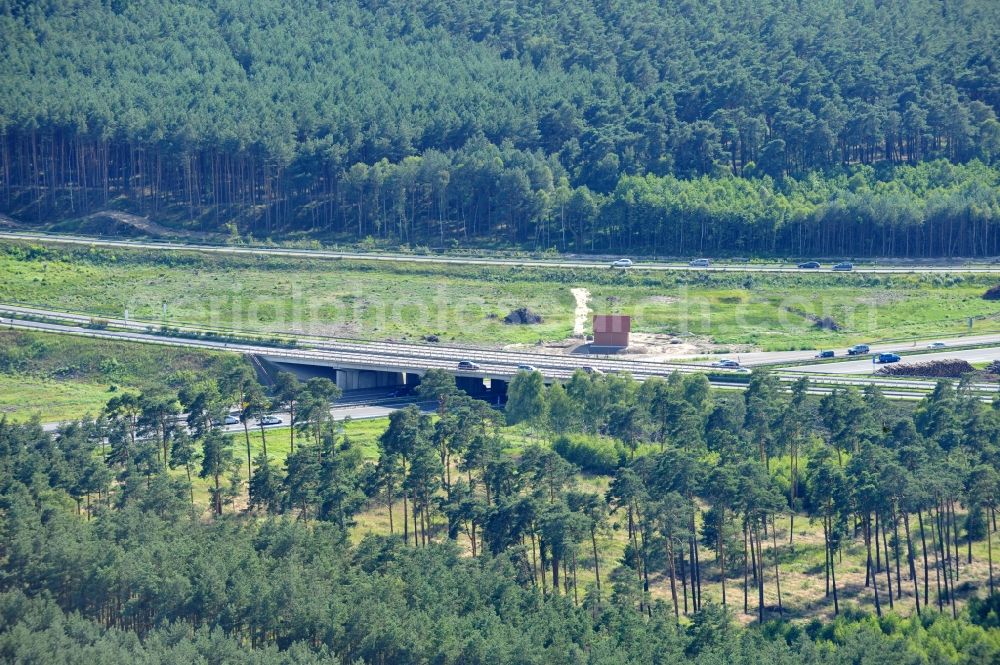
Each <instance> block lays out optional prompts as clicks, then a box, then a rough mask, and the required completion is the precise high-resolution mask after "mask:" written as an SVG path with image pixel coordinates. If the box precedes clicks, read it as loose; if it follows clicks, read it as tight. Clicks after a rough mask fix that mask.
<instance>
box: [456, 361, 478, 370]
mask: <svg viewBox="0 0 1000 665" xmlns="http://www.w3.org/2000/svg"><path fill="white" fill-rule="evenodd" d="M458 368H459V369H472V370H480V369H482V367H480V365H479V363H476V362H472V361H471V360H459V361H458Z"/></svg>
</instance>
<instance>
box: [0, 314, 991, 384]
mask: <svg viewBox="0 0 1000 665" xmlns="http://www.w3.org/2000/svg"><path fill="white" fill-rule="evenodd" d="M0 311H3V310H2V306H0ZM931 342H943V343H945V344H946V345H947V346H946V347H945V348H943V349H938V350H936V351H934V352H933V353H931V352H929V351H928V353H926V354H924V355H928V356H934V358H932V359H934V360H938V359H940V358H945V357H947V358H963V359H965V360H968V361H969V362H980V361H982V360H995V359H1000V333H991V334H988V335H969V336H967V337H940V338H937V339H934V340H919V341H914V340H907V341H899V342H881V343H877V344H871V345H870V346H871V350H872V352H873V353H889V352H892V353H913V352H914V351H919V350H921V349H925V348H927V346H928V344H930V343H931ZM983 345H989V346H992V347H995V348H987V349H967V348H960V349H955V350H951V349H950V348H949V347H969V346H983ZM834 351H836V354H837V356H836V357H837V358H841V357H844V356H846V355H847V349H846V348H838V349H834ZM968 351H975V352H976V353H970V354H968V355H966V353H967V352H968ZM980 352H984V353H986V356H988V357H983V355H982V353H980ZM990 352H992V354H993V355H992V356H990ZM816 353H817V351H813V350H807V351H751V352H749V353H734V354H729V355H727V356H726V357H727V358H732V359H734V360H737V361H739V363H740V364H741V365H745V366H747V367H753V366H756V365H781V364H785V363H794V362H802V361H804V360H813V359H815V358H816ZM942 354H944V355H942ZM688 358H704V354H702V355H700V356H688ZM678 359H679V360H683V359H684V357H680V358H678ZM919 362H924V361H923V360H921V361H919ZM843 364H845V363H822V364H815V365H809V366H808V367H809V368H810V369H809V371H810V372H818V373H830V374H847V373H849V372H846V371H840V370H836V369H827V368H831V366H833V365H843ZM868 364H871V359H870V358H869V359H868ZM862 372H863V370H862Z"/></svg>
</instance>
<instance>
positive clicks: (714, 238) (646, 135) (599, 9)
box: [0, 0, 1000, 257]
mask: <svg viewBox="0 0 1000 665" xmlns="http://www.w3.org/2000/svg"><path fill="white" fill-rule="evenodd" d="M0 35H2V37H3V38H2V39H0V209H2V210H3V211H4V212H7V213H8V214H10V215H11V216H12V217H13V218H14V219H16V220H18V221H20V222H23V223H26V224H31V223H38V222H51V221H55V220H64V219H70V220H72V219H77V218H79V217H81V216H84V215H86V214H88V213H91V212H93V211H98V210H104V209H108V208H114V209H121V210H127V211H130V212H133V213H137V214H140V215H144V216H149V217H150V218H152V219H154V220H157V221H160V222H165V223H168V224H173V225H175V226H178V227H183V228H186V229H188V230H197V231H212V232H222V233H227V234H232V233H238V234H240V235H243V236H250V235H252V236H254V237H256V238H262V237H274V238H278V237H290V236H296V235H303V234H304V235H308V236H312V237H317V238H322V239H335V240H338V241H350V242H356V241H363V240H367V239H371V241H374V242H383V243H387V244H408V245H428V246H433V247H446V248H447V247H454V246H475V245H486V246H516V247H526V248H532V249H550V248H555V249H560V250H570V251H595V252H600V251H629V252H634V253H637V254H650V253H655V254H667V255H669V254H673V255H682V254H688V253H714V254H730V255H732V254H739V255H747V254H771V255H774V254H785V255H788V254H793V255H806V254H816V255H824V256H835V255H844V256H872V255H895V256H906V257H930V256H989V255H1000V231H998V228H997V223H998V221H1000V194H998V192H1000V165H998V164H1000V123H998V121H997V111H998V108H1000V60H998V55H997V52H996V45H997V44H998V43H1000V5H998V4H997V3H996V2H990V1H986V0H906V1H905V2H880V1H876V0H837V1H835V2H827V1H824V0H721V1H718V2H688V1H678V2H656V1H653V0H626V1H622V2H607V1H604V0H564V1H563V2H522V1H520V0H512V1H505V2H499V3H498V2H486V1H481V0H473V1H470V2H461V3H448V2H441V1H440V0H356V1H354V2H340V1H338V2H319V1H317V0H293V1H278V0H260V1H256V2H253V3H247V2H242V1H241V0H208V1H197V2H196V1H193V0H171V1H169V2H153V1H152V0H101V1H100V2H96V1H85V0H42V1H28V0H3V1H2V2H0Z"/></svg>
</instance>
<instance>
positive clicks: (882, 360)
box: [872, 353, 902, 365]
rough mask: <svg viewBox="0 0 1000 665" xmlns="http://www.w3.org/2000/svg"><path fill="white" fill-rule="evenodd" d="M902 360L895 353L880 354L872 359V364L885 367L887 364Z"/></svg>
mask: <svg viewBox="0 0 1000 665" xmlns="http://www.w3.org/2000/svg"><path fill="white" fill-rule="evenodd" d="M900 360H902V358H900V357H899V355H898V354H895V353H880V354H878V355H877V356H875V357H874V358H872V362H875V363H879V364H883V365H884V364H886V363H898V362H899V361H900Z"/></svg>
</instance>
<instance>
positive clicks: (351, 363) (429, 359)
mask: <svg viewBox="0 0 1000 665" xmlns="http://www.w3.org/2000/svg"><path fill="white" fill-rule="evenodd" d="M12 309H17V308H11V307H10V306H3V308H2V310H3V311H6V312H7V313H10V312H11V310H12ZM41 311H44V310H38V309H37V308H32V309H31V312H32V314H31V316H40V314H39V312H41ZM68 317H76V318H78V319H79V318H82V315H66V314H62V313H58V312H52V313H51V316H50V317H47V318H51V319H54V320H55V319H58V320H60V321H62V320H64V319H66V318H68ZM89 321H90V318H89V317H86V322H84V321H80V320H77V321H74V322H70V323H62V322H58V323H57V322H51V321H29V320H23V319H19V318H10V317H0V324H2V325H4V326H9V327H11V328H18V329H29V330H38V331H43V332H52V333H62V334H72V335H77V336H82V337H91V338H96V339H114V340H120V341H126V342H144V343H149V344H159V345H164V346H180V347H194V348H202V349H209V350H216V351H231V352H236V353H243V354H250V355H256V356H261V357H264V358H266V359H268V360H272V361H274V362H286V363H292V364H302V365H311V366H323V367H331V368H336V369H357V370H374V371H382V372H417V373H421V374H422V373H423V372H425V371H427V370H429V369H434V368H437V369H446V370H448V371H449V372H450V373H452V374H454V375H456V376H465V377H477V378H491V379H501V380H509V379H511V378H513V376H514V375H515V374H516V373H517V372H518V366H519V365H531V366H533V367H535V368H536V369H538V371H539V372H541V373H542V375H543V376H545V377H546V378H547V379H560V380H565V379H568V378H569V377H570V376H572V374H573V372H574V371H576V370H577V369H580V368H582V367H592V368H595V369H598V370H600V371H602V372H629V373H631V374H632V375H633V376H634V377H635V378H637V379H640V380H642V379H647V378H650V377H653V376H669V375H670V374H671V373H673V372H675V371H686V372H693V371H701V370H703V369H704V367H698V366H695V365H676V364H664V363H659V362H654V361H637V360H631V359H616V358H610V357H606V356H605V357H602V358H600V359H598V358H594V357H588V356H561V355H551V354H543V353H532V352H521V351H517V352H509V351H490V350H477V349H467V348H454V347H446V346H443V347H439V346H436V345H435V346H432V345H430V344H427V345H420V344H397V343H389V342H371V343H363V342H336V341H328V342H325V343H324V344H323V345H322V346H315V347H301V348H300V347H294V348H288V347H276V346H266V345H262V344H253V343H232V342H219V341H214V340H210V339H190V338H184V337H167V336H164V335H157V334H153V333H150V332H134V331H133V330H98V329H92V328H87V327H85V326H86V323H89ZM131 325H138V324H130V326H131ZM145 328H146V327H145V326H142V329H143V330H145ZM460 360H471V361H473V362H476V363H478V364H479V365H480V369H479V370H459V369H457V365H458V361H460Z"/></svg>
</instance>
